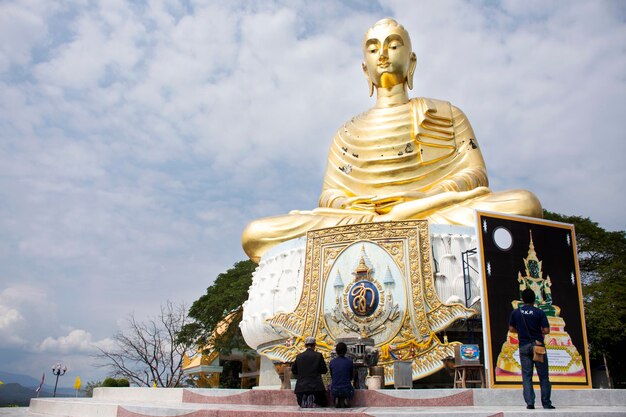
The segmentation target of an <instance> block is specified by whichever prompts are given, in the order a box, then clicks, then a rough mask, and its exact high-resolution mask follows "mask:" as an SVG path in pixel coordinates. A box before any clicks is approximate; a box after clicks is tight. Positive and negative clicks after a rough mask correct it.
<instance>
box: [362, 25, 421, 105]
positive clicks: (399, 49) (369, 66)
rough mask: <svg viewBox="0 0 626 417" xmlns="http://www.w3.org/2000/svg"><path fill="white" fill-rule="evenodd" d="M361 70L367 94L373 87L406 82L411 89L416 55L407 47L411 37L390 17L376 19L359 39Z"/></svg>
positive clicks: (386, 86)
mask: <svg viewBox="0 0 626 417" xmlns="http://www.w3.org/2000/svg"><path fill="white" fill-rule="evenodd" d="M363 56H364V62H363V72H364V73H365V77H366V78H367V82H368V84H369V87H370V96H371V95H372V94H373V93H374V86H376V88H380V87H382V88H386V89H390V88H391V87H393V86H395V85H398V84H404V83H405V82H406V83H407V86H408V87H409V89H412V88H413V74H414V73H415V65H416V62H417V58H416V57H415V53H413V51H412V49H411V38H410V37H409V33H408V32H407V31H406V30H405V29H404V27H403V26H402V25H401V24H399V23H398V22H396V21H395V20H394V19H391V18H385V19H382V20H379V21H378V22H376V24H374V26H372V27H371V28H369V30H368V31H367V32H366V33H365V37H364V38H363Z"/></svg>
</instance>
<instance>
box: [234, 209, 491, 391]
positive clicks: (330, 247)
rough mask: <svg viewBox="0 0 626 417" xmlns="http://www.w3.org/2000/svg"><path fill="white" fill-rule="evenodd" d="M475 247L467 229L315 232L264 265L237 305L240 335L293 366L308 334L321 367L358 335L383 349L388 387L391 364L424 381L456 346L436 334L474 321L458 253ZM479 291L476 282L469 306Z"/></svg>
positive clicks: (368, 227)
mask: <svg viewBox="0 0 626 417" xmlns="http://www.w3.org/2000/svg"><path fill="white" fill-rule="evenodd" d="M475 246H476V244H475V231H474V229H473V228H468V227H453V226H439V225H435V226H433V233H432V234H431V233H430V230H429V225H428V223H427V222H426V221H423V220H414V221H406V222H387V223H371V224H370V223H368V224H357V225H350V226H340V227H333V228H327V229H320V230H313V231H311V232H309V233H308V234H307V237H306V238H298V239H294V240H292V241H288V242H285V243H283V244H281V245H279V246H277V247H275V248H273V249H272V250H271V251H269V252H268V253H267V254H266V255H265V256H264V257H263V259H262V260H261V262H260V263H259V267H258V268H257V270H256V271H255V273H254V275H253V282H252V286H251V287H250V291H249V294H250V295H249V299H248V300H247V301H246V302H245V303H244V312H243V319H242V322H241V324H240V327H241V330H242V334H243V335H244V338H245V340H246V342H247V343H248V344H249V345H250V346H251V347H253V348H255V349H256V350H257V352H259V353H260V354H261V355H262V356H263V357H265V358H267V359H269V360H270V361H273V362H292V361H293V360H294V358H295V356H296V355H297V354H298V353H299V352H301V351H303V350H304V346H303V344H304V338H306V337H308V336H313V337H315V338H316V339H317V340H318V344H317V350H318V351H320V352H321V353H322V354H323V355H324V356H325V357H326V359H327V360H328V359H329V357H330V352H331V351H332V349H333V348H334V345H335V344H336V342H337V339H342V338H350V337H352V338H355V337H357V338H358V337H364V336H365V337H369V338H372V339H373V340H374V347H375V348H376V349H377V350H379V351H380V359H379V365H381V366H382V367H383V368H384V378H383V381H384V384H385V385H391V384H393V383H394V373H393V362H394V361H395V360H398V359H399V360H408V361H411V362H412V363H413V367H412V379H414V380H415V379H419V378H423V377H425V376H428V375H430V374H432V373H434V372H437V371H438V370H440V369H441V368H442V367H443V362H442V360H443V359H444V358H446V357H448V356H451V355H453V354H454V346H455V345H456V344H458V342H457V343H455V342H451V343H447V342H442V341H441V340H439V338H438V337H437V335H436V333H437V332H440V331H443V330H445V329H446V328H447V327H448V326H449V325H451V324H452V323H454V322H455V321H457V320H459V319H464V318H469V317H471V316H474V315H476V314H477V313H478V310H477V309H468V308H466V307H465V306H464V305H463V304H462V303H464V300H465V299H466V294H465V290H464V284H463V274H462V270H463V268H462V262H461V256H460V255H461V253H462V252H463V251H465V250H467V249H470V248H474V247H475ZM433 254H434V256H435V262H433V261H432V260H431V257H432V256H433ZM479 283H480V277H479V276H473V277H472V280H471V283H470V287H471V288H473V290H472V294H471V296H470V297H469V299H470V300H471V302H472V303H473V304H474V305H477V304H479V301H480V297H479V294H480V292H479V285H480V284H479ZM442 300H445V302H442ZM462 300H463V301H462ZM262 363H263V360H262ZM274 375H275V374H274ZM262 376H263V375H262ZM272 379H274V378H272ZM268 382H269V381H268ZM260 383H261V385H263V384H264V378H261V381H260ZM272 385H273V384H272Z"/></svg>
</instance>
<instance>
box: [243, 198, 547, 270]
mask: <svg viewBox="0 0 626 417" xmlns="http://www.w3.org/2000/svg"><path fill="white" fill-rule="evenodd" d="M481 188H482V189H483V190H478V189H476V190H472V191H469V192H464V193H457V194H458V195H459V197H460V198H459V202H457V203H453V204H449V205H447V206H446V205H444V206H442V205H441V204H437V201H435V202H434V203H435V204H432V202H431V204H424V202H423V201H422V200H414V201H409V202H406V203H403V204H400V205H398V206H396V207H394V209H393V210H392V211H391V212H390V213H388V214H385V215H378V214H376V213H371V212H366V211H357V210H340V209H326V208H318V209H315V210H311V211H292V212H291V213H289V214H286V215H282V216H274V217H266V218H263V219H258V220H255V221H253V222H252V223H250V224H249V225H248V226H247V227H246V229H245V230H244V232H243V236H242V242H243V249H244V251H245V252H246V254H247V255H248V256H249V257H250V259H252V260H253V261H254V262H259V261H260V259H261V256H263V254H264V253H265V252H267V251H268V250H269V249H270V248H272V247H274V246H276V245H278V244H280V243H282V242H286V241H288V240H291V239H295V238H297V237H300V236H303V235H304V234H306V232H307V231H309V230H313V229H322V228H325V227H333V226H342V225H348V224H356V223H372V222H381V221H401V220H408V219H426V220H428V221H430V222H432V223H439V224H453V225H463V226H473V225H474V224H475V221H476V215H475V212H474V210H484V211H493V212H498V213H505V214H514V215H521V216H529V217H539V218H540V217H542V208H541V204H540V203H539V200H538V199H537V197H536V196H535V195H534V194H533V193H531V192H529V191H526V190H511V191H502V192H497V193H492V192H489V191H488V189H487V188H486V187H481ZM484 190H487V191H486V192H485V191H484ZM470 195H472V196H475V195H477V196H476V197H473V198H467V197H470ZM444 197H445V196H443V195H442V196H441V201H440V202H441V203H442V204H443V201H444V200H445V201H447V202H450V201H451V200H450V198H444ZM425 207H428V208H426V209H425Z"/></svg>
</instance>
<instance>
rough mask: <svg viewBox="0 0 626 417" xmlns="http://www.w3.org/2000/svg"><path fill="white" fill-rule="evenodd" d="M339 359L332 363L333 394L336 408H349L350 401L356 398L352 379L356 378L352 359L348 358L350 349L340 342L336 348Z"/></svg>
mask: <svg viewBox="0 0 626 417" xmlns="http://www.w3.org/2000/svg"><path fill="white" fill-rule="evenodd" d="M335 351H336V352H337V357H336V358H335V359H333V360H331V361H330V365H329V367H330V375H331V392H332V394H333V398H334V399H335V407H337V408H348V407H350V400H351V399H352V397H353V396H354V388H353V387H352V378H353V377H354V365H353V363H352V359H350V358H346V352H347V351H348V347H347V346H346V344H345V343H343V342H339V343H337V346H335Z"/></svg>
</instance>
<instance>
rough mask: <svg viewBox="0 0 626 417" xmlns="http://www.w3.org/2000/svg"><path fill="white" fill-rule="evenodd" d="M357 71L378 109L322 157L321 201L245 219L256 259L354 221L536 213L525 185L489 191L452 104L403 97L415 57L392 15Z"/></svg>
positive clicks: (379, 26)
mask: <svg viewBox="0 0 626 417" xmlns="http://www.w3.org/2000/svg"><path fill="white" fill-rule="evenodd" d="M363 53H364V62H363V72H364V73H365V77H366V78H367V82H368V84H369V90H370V96H371V95H372V94H373V93H374V90H376V105H375V106H374V107H373V108H372V109H370V110H367V111H366V112H364V113H362V114H360V115H358V116H355V117H354V118H353V119H351V120H349V121H348V122H346V123H345V124H344V125H343V126H342V127H341V128H340V129H339V131H338V132H337V134H336V135H335V138H334V140H333V144H332V146H331V149H330V154H329V156H328V165H327V169H326V175H325V178H324V185H323V188H322V194H321V196H320V199H319V207H318V208H316V209H314V210H309V211H298V210H296V211H292V212H290V213H289V214H286V215H280V216H274V217H267V218H263V219H259V220H255V221H253V222H251V223H250V224H249V225H248V226H247V227H246V229H245V230H244V233H243V238H242V241H243V248H244V250H245V252H246V254H247V255H248V256H249V257H250V259H252V260H253V261H255V262H258V261H259V260H260V258H261V256H262V255H263V254H264V253H265V252H266V251H267V250H268V249H270V248H271V247H273V246H275V245H277V244H279V243H281V242H284V241H287V240H290V239H293V238H296V237H299V236H302V235H304V234H305V233H306V232H307V231H308V230H311V229H319V228H324V227H332V226H339V225H346V224H354V223H369V222H382V221H400V220H407V219H427V220H429V221H431V222H433V223H443V224H454V225H473V224H474V222H475V214H474V210H475V209H480V210H487V211H495V212H501V213H507V214H518V215H524V216H531V217H541V215H542V209H541V204H540V203H539V200H538V199H537V197H535V195H534V194H532V193H531V192H529V191H525V190H511V191H505V192H492V191H491V190H490V189H489V188H488V179H487V170H486V168H485V162H484V160H483V157H482V154H481V152H480V149H479V147H478V143H477V141H476V136H475V135H474V132H473V130H472V127H471V125H470V123H469V120H467V117H466V116H465V114H463V112H462V111H461V110H459V109H458V108H457V107H454V106H453V105H451V104H450V103H449V102H446V101H440V100H434V99H428V98H413V99H409V96H408V93H407V87H408V89H412V88H413V75H414V73H415V66H416V61H417V59H416V56H415V53H413V52H412V49H411V39H410V37H409V34H408V33H407V31H406V30H405V29H404V27H403V26H402V25H400V24H398V23H397V22H396V21H395V20H393V19H389V18H387V19H382V20H380V21H379V22H377V23H376V24H375V25H374V26H372V27H371V28H370V29H369V30H368V31H367V33H366V34H365V38H364V40H363Z"/></svg>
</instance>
